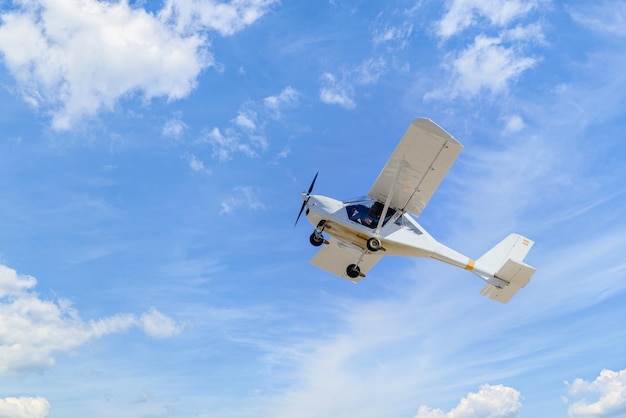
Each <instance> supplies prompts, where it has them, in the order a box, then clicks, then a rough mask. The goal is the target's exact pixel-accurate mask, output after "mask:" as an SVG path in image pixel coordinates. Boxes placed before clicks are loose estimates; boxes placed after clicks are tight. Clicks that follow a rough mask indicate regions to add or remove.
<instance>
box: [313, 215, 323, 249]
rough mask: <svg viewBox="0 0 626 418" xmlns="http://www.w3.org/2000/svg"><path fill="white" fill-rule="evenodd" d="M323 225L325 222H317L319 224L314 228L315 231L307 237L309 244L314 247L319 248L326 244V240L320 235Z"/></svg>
mask: <svg viewBox="0 0 626 418" xmlns="http://www.w3.org/2000/svg"><path fill="white" fill-rule="evenodd" d="M325 224H326V220H324V219H322V220H321V221H319V223H318V224H317V228H315V231H313V233H312V234H311V236H310V237H309V242H310V243H311V245H313V246H314V247H319V246H320V245H322V244H324V243H325V242H326V240H325V239H324V235H322V231H323V230H324V225H325Z"/></svg>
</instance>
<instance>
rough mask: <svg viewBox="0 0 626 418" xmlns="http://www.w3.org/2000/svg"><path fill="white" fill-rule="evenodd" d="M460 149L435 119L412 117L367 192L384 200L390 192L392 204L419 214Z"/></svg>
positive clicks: (456, 142)
mask: <svg viewBox="0 0 626 418" xmlns="http://www.w3.org/2000/svg"><path fill="white" fill-rule="evenodd" d="M462 149H463V145H462V144H461V143H460V142H459V141H457V140H456V139H454V138H453V137H452V136H451V135H450V134H449V133H447V132H446V131H444V130H443V129H442V128H440V127H439V126H438V125H437V124H436V123H435V122H433V121H431V120H430V119H423V118H422V119H415V120H414V121H413V122H412V123H411V125H409V128H408V129H407V130H406V132H405V133H404V136H403V137H402V140H400V143H399V144H398V146H397V147H396V149H395V150H394V152H393V154H391V158H389V160H388V161H387V163H386V164H385V167H384V168H383V170H382V171H381V172H380V174H379V175H378V177H377V178H376V181H375V182H374V185H373V186H372V188H371V189H370V191H369V192H368V193H367V195H368V196H370V197H372V198H374V199H376V200H378V201H381V202H385V201H386V200H387V196H388V195H389V193H391V204H390V206H391V207H392V208H394V209H399V210H403V211H407V212H411V213H413V214H414V215H416V216H419V214H420V213H422V210H424V207H425V206H426V204H427V203H428V201H429V200H430V198H431V197H432V195H433V194H434V193H435V190H437V187H439V184H440V183H441V181H442V180H443V178H444V177H445V175H446V173H447V172H448V170H449V169H450V167H452V164H453V163H454V161H455V160H456V158H457V157H458V156H459V154H460V153H461V150H462ZM399 167H400V171H399V172H398V168H399ZM396 175H397V176H398V177H397V179H396V182H395V186H393V190H392V185H393V184H394V179H395V178H396Z"/></svg>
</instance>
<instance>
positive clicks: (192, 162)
mask: <svg viewBox="0 0 626 418" xmlns="http://www.w3.org/2000/svg"><path fill="white" fill-rule="evenodd" d="M185 158H187V160H188V161H189V168H191V169H192V170H193V171H195V172H196V173H206V174H211V170H210V169H208V168H206V167H205V165H204V162H203V161H202V160H200V159H198V157H196V156H195V155H193V154H185Z"/></svg>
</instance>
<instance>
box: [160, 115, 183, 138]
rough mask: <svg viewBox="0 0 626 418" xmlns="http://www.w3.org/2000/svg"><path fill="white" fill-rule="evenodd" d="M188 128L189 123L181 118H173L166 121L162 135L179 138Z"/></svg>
mask: <svg viewBox="0 0 626 418" xmlns="http://www.w3.org/2000/svg"><path fill="white" fill-rule="evenodd" d="M186 130H187V124H186V123H185V122H183V121H182V120H180V119H179V118H172V119H170V120H168V121H167V122H165V125H163V129H162V130H161V135H163V136H165V137H169V138H174V139H179V138H180V137H181V136H182V135H183V133H185V131H186Z"/></svg>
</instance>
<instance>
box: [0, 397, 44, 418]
mask: <svg viewBox="0 0 626 418" xmlns="http://www.w3.org/2000/svg"><path fill="white" fill-rule="evenodd" d="M49 413H50V403H49V402H48V401H47V400H46V399H44V398H41V397H37V398H29V397H20V398H4V399H2V398H0V418H45V417H47V416H48V414H49Z"/></svg>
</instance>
